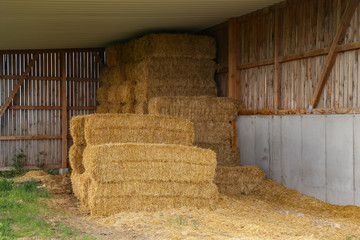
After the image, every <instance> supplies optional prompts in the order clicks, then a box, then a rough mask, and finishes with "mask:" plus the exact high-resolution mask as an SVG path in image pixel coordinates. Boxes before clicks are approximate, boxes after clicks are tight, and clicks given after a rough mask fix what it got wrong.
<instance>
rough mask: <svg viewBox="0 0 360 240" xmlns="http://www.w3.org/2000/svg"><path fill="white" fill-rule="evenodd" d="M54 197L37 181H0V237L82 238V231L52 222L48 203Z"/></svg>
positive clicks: (51, 211) (51, 212)
mask: <svg viewBox="0 0 360 240" xmlns="http://www.w3.org/2000/svg"><path fill="white" fill-rule="evenodd" d="M51 197H52V196H51V195H50V194H49V193H48V192H47V191H46V189H45V188H39V187H38V185H37V183H36V182H35V181H29V182H24V183H21V184H15V183H14V182H13V181H8V180H6V179H1V180H0V239H1V240H2V239H16V238H26V237H35V236H36V237H39V238H56V239H69V238H75V239H79V238H81V237H83V236H82V235H81V234H80V231H77V230H74V229H72V228H71V227H69V226H67V225H65V224H63V223H57V224H54V223H50V222H48V221H46V215H49V214H53V212H54V210H53V209H51V208H49V207H48V205H47V204H46V202H45V199H46V198H51Z"/></svg>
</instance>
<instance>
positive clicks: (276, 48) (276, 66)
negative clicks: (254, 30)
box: [274, 9, 282, 114]
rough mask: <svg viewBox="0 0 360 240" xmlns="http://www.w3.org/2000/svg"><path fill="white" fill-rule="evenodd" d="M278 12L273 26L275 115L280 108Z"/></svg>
mask: <svg viewBox="0 0 360 240" xmlns="http://www.w3.org/2000/svg"><path fill="white" fill-rule="evenodd" d="M279 15H280V14H279V11H278V9H276V11H275V21H274V22H275V24H274V25H275V26H274V35H275V42H274V106H275V113H276V114H277V111H278V109H280V108H281V106H280V104H281V75H282V73H281V63H280V62H279V55H280V46H281V36H282V34H281V27H280V22H281V21H279V18H280V17H279Z"/></svg>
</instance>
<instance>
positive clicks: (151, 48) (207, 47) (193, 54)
mask: <svg viewBox="0 0 360 240" xmlns="http://www.w3.org/2000/svg"><path fill="white" fill-rule="evenodd" d="M152 57H157V58H158V57H189V58H196V59H214V58H215V57H216V42H215V39H214V38H212V37H208V36H200V35H189V34H167V33H164V34H149V35H146V36H144V37H142V38H140V39H135V40H132V41H130V42H127V43H125V44H124V47H123V57H122V58H123V60H124V61H125V62H138V61H141V60H143V59H147V58H152Z"/></svg>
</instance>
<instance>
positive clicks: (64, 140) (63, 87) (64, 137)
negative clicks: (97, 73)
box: [61, 52, 68, 168]
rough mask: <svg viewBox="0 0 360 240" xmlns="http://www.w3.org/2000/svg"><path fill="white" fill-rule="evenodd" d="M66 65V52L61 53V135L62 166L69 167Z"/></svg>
mask: <svg viewBox="0 0 360 240" xmlns="http://www.w3.org/2000/svg"><path fill="white" fill-rule="evenodd" d="M66 97H67V96H66V65H65V53H64V52H62V53H61V107H62V111H61V131H62V132H61V136H62V162H61V167H62V168H67V149H68V146H67V99H66Z"/></svg>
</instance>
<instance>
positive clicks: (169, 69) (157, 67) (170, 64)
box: [126, 57, 215, 86]
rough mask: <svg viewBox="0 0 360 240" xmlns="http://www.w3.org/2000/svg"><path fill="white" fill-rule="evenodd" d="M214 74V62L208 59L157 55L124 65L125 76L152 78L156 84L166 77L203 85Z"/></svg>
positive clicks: (162, 82) (142, 78)
mask: <svg viewBox="0 0 360 240" xmlns="http://www.w3.org/2000/svg"><path fill="white" fill-rule="evenodd" d="M214 74H215V62H214V61H212V60H208V59H201V60H199V59H192V58H173V57H159V58H150V59H146V60H143V61H141V62H138V63H133V64H127V65H126V76H127V77H128V78H129V79H133V80H135V81H143V80H144V79H152V83H155V84H156V85H160V84H163V85H164V81H163V80H166V79H187V80H188V83H187V85H189V84H190V82H191V81H193V82H195V83H194V84H193V85H199V86H203V85H204V84H206V83H207V82H208V81H206V80H207V79H211V80H212V81H214ZM155 80H157V81H155ZM176 82H177V81H176Z"/></svg>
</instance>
